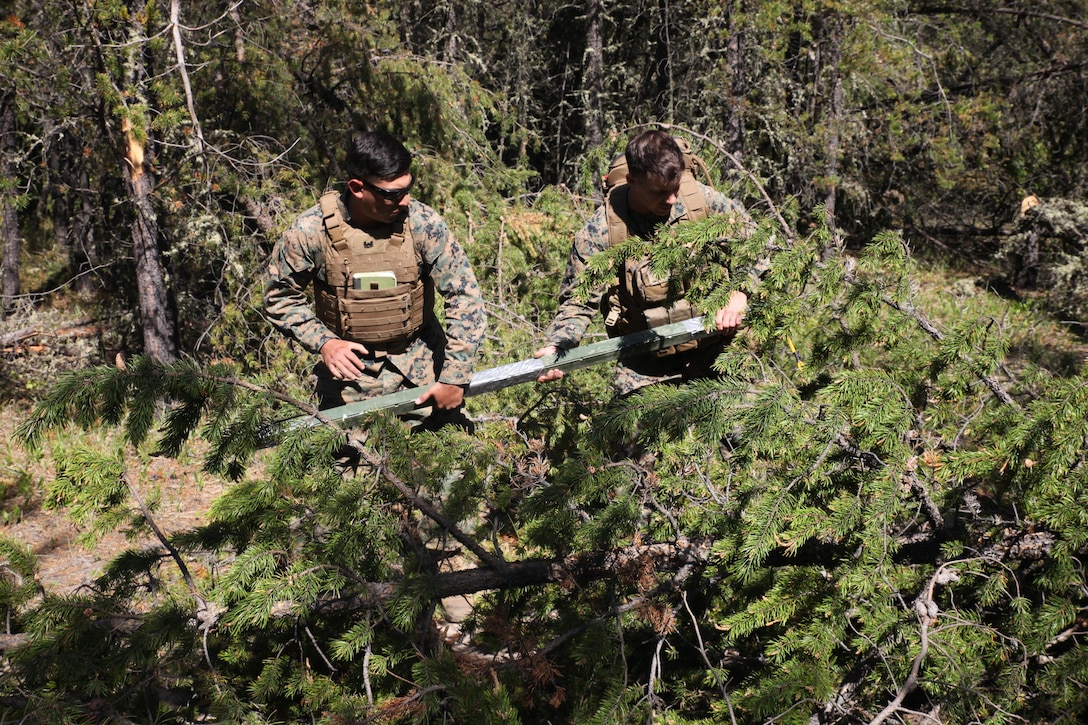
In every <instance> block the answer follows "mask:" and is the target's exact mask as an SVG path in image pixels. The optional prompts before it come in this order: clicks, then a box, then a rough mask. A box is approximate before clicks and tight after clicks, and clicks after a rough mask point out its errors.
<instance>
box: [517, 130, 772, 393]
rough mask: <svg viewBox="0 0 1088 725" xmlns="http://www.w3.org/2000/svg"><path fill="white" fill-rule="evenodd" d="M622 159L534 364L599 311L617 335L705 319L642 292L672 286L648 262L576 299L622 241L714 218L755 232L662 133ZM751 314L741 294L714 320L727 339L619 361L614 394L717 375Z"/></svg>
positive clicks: (574, 259) (566, 345)
mask: <svg viewBox="0 0 1088 725" xmlns="http://www.w3.org/2000/svg"><path fill="white" fill-rule="evenodd" d="M624 155H625V157H626V167H622V166H621V169H620V172H621V173H622V174H623V175H624V176H625V179H620V180H612V182H611V183H618V184H620V185H619V186H617V187H615V188H612V189H611V190H610V192H609V194H608V198H607V199H606V202H605V204H604V205H602V206H601V207H599V208H598V209H597V211H596V212H595V213H594V214H593V216H592V217H591V218H590V219H589V220H588V221H587V222H586V223H585V225H584V226H583V227H582V229H581V230H580V231H579V232H578V233H577V235H575V238H574V243H573V245H572V246H571V251H570V259H569V261H568V262H567V269H566V273H565V274H564V276H563V281H562V283H561V285H560V289H559V309H558V311H557V312H556V316H555V319H554V320H553V321H552V323H551V325H549V326H548V329H547V330H546V331H545V333H544V336H545V340H546V344H545V346H544V347H542V348H540V349H539V350H537V351H536V353H534V356H535V357H543V356H545V355H554V354H556V353H557V352H559V351H561V350H567V349H570V348H572V347H575V346H577V345H578V343H579V342H580V341H581V339H582V336H583V335H584V334H585V332H586V329H587V328H588V327H589V324H590V322H591V321H592V319H593V316H594V315H595V314H596V313H597V312H598V310H601V311H602V312H604V313H605V314H606V315H608V318H607V319H606V322H605V324H606V327H607V328H608V330H609V334H613V335H615V334H625V333H627V332H632V331H634V330H636V329H646V328H647V327H656V326H658V325H660V324H665V323H667V322H676V321H678V320H682V319H688V318H690V317H693V316H696V315H698V314H700V313H699V312H698V311H697V310H695V309H694V308H692V307H691V306H690V305H687V306H686V307H685V305H686V301H685V300H682V299H681V300H671V299H664V296H663V295H662V298H661V299H656V300H655V298H654V296H653V294H652V293H648V291H647V290H646V289H642V290H639V289H637V287H638V286H639V283H638V279H639V278H640V275H641V280H642V286H643V287H644V288H645V287H646V286H647V282H649V283H650V286H654V287H657V288H661V289H664V288H667V287H668V280H667V279H665V280H658V279H653V280H648V279H647V276H648V260H628V261H627V263H626V264H625V273H621V274H620V278H619V279H617V280H616V282H615V284H614V285H613V286H612V287H611V288H609V289H607V290H605V289H598V290H595V291H594V292H593V293H592V294H591V295H590V296H589V297H588V298H587V299H584V300H582V299H579V298H578V297H577V295H575V294H574V288H575V284H576V283H577V281H578V278H579V277H580V276H581V275H582V274H583V272H584V271H585V268H586V262H587V260H589V258H590V257H592V256H593V255H595V254H599V253H601V252H604V251H606V250H608V249H609V248H610V247H611V246H613V245H614V244H617V243H618V242H619V241H621V240H622V238H625V237H628V236H639V237H642V238H644V239H652V238H653V235H654V233H655V230H656V229H657V228H658V227H659V226H662V225H671V224H676V223H680V222H684V221H689V220H691V219H697V218H702V217H705V216H708V215H719V214H721V215H731V216H733V217H735V219H736V222H737V224H736V228H737V230H738V233H748V230H749V229H750V227H751V220H750V218H749V216H748V213H747V212H746V211H745V209H744V208H743V207H742V206H741V205H740V204H739V203H738V202H736V201H734V200H732V199H730V198H728V197H726V196H725V195H724V194H722V193H720V192H718V191H717V190H715V189H713V188H711V187H709V186H706V185H704V184H701V183H699V182H697V181H696V180H695V179H694V177H693V176H692V174H691V173H690V170H688V169H687V168H686V167H687V164H688V159H687V157H686V156H685V154H684V152H683V150H682V149H681V148H680V146H679V145H678V144H677V142H676V140H675V139H673V138H672V137H671V136H670V135H669V134H667V133H665V132H664V131H658V130H654V131H646V132H644V133H642V134H640V135H639V136H637V137H636V138H635V139H633V140H632V141H631V142H630V143H629V144H628V146H627V150H626V151H625V154H624ZM610 176H611V174H610ZM623 181H626V183H625V184H624V183H623ZM617 230H619V231H617ZM764 271H765V266H763V265H761V266H760V267H759V268H758V269H755V270H752V271H750V272H749V280H748V283H747V285H746V287H747V289H749V290H751V289H754V287H755V285H757V284H758V283H759V277H760V275H761V274H762V273H763V272H764ZM606 295H607V296H606ZM602 302H604V304H602ZM747 307H748V295H747V293H746V292H744V291H740V290H736V291H734V292H733V293H732V294H731V296H730V298H729V303H728V305H727V306H726V307H724V308H722V309H720V310H717V311H716V312H715V315H714V324H715V328H716V329H717V330H718V331H719V332H720V333H721V334H719V335H716V336H713V337H711V338H708V339H707V340H706V341H703V342H701V343H699V344H694V343H691V344H690V349H683V348H680V349H679V350H676V349H673V350H670V351H668V352H669V353H673V354H664V355H662V354H649V355H644V356H640V357H638V358H635V359H632V360H626V361H621V362H620V363H619V364H618V365H617V368H616V380H615V383H614V388H615V393H616V394H617V395H626V394H628V393H631V392H633V391H635V390H637V389H639V388H641V387H644V386H646V385H650V384H653V383H658V382H666V381H682V380H691V379H696V378H701V377H707V376H709V375H712V374H713V370H712V365H713V363H714V360H715V359H716V358H717V357H718V355H719V354H720V352H721V350H722V348H723V347H724V346H725V345H726V344H728V342H729V340H730V339H731V338H732V336H733V334H734V333H735V332H736V330H737V329H738V328H739V327H740V325H741V323H742V321H743V319H744V313H745V310H746V309H747ZM609 308H610V309H609ZM654 312H660V313H661V314H660V315H655V314H653V313H654ZM624 323H628V324H624ZM562 376H563V373H562V371H559V370H552V371H549V372H547V373H545V374H543V375H541V377H540V380H541V381H542V382H545V381H550V380H556V379H558V378H560V377H562Z"/></svg>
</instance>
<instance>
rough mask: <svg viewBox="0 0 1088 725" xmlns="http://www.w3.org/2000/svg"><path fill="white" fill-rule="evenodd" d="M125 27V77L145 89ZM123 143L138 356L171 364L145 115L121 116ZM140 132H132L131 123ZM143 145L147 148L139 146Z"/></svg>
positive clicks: (142, 44)
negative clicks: (127, 48)
mask: <svg viewBox="0 0 1088 725" xmlns="http://www.w3.org/2000/svg"><path fill="white" fill-rule="evenodd" d="M132 17H133V18H134V20H133V25H132V28H131V31H132V37H133V41H134V42H133V43H132V44H131V45H130V48H131V50H130V53H131V56H130V63H129V72H130V73H131V74H132V76H133V78H132V79H131V80H132V81H133V82H132V84H131V86H132V87H134V88H139V89H145V90H146V88H147V72H146V68H145V65H144V58H143V53H144V49H145V48H146V47H147V38H146V34H145V33H144V32H143V28H142V26H140V24H139V21H138V20H135V18H139V17H140V16H139V14H137V13H133V14H132ZM122 112H123V113H126V114H129V115H126V116H125V117H124V118H123V119H122V120H121V132H122V134H123V144H122V146H121V159H120V161H121V166H122V171H123V174H124V178H125V189H126V190H127V191H128V195H129V201H131V202H132V207H133V211H134V214H133V218H132V222H131V224H130V229H131V233H132V251H133V255H134V256H135V259H136V296H137V299H138V300H139V305H140V326H141V329H142V332H143V338H144V352H145V353H146V354H148V355H150V356H152V357H154V358H156V359H157V360H160V361H162V362H167V363H169V362H174V361H175V360H177V358H178V342H177V334H178V331H177V319H176V315H175V313H174V307H173V305H172V303H171V300H170V295H169V292H168V291H167V287H166V270H165V267H164V266H163V261H162V252H161V250H160V249H159V221H158V216H157V215H156V213H155V205H154V198H153V195H154V188H155V183H154V182H155V180H154V177H153V175H152V173H151V167H150V164H149V159H148V158H147V156H148V154H149V150H150V149H151V144H150V142H151V139H152V138H153V137H152V129H151V125H150V123H148V121H147V119H146V116H143V115H142V114H137V113H135V112H134V111H132V110H131V109H126V110H124V111H122ZM136 123H139V124H141V125H142V128H140V129H139V131H137V129H136V127H135V125H134V124H136ZM145 140H146V141H147V143H145Z"/></svg>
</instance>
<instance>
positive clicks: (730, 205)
mask: <svg viewBox="0 0 1088 725" xmlns="http://www.w3.org/2000/svg"><path fill="white" fill-rule="evenodd" d="M699 188H700V189H701V190H702V192H703V195H704V196H705V197H706V202H707V214H708V215H719V214H734V215H737V216H738V217H740V218H741V219H743V220H745V221H746V222H750V218H749V216H748V212H747V211H745V209H744V207H743V206H741V205H740V203H738V202H736V201H734V200H733V199H730V198H729V197H727V196H726V195H725V194H722V193H721V192H719V191H718V190H716V189H714V188H712V187H710V186H707V185H706V184H702V183H700V184H699ZM684 213H685V209H684V202H683V199H682V198H680V197H677V200H676V203H675V204H673V207H672V212H671V213H670V215H669V218H668V220H667V221H666V222H665V224H667V225H670V224H675V223H677V222H679V221H682V219H683V217H684ZM625 221H626V222H627V231H628V233H629V234H631V235H635V236H639V237H642V238H645V239H649V238H650V237H651V236H652V235H653V233H654V228H655V226H656V224H657V223H658V222H656V221H655V220H654V219H649V218H647V217H643V216H641V215H639V214H637V213H635V212H633V211H629V212H628V214H627V218H626V219H625ZM609 247H610V241H609V237H608V209H607V207H606V206H605V205H601V206H600V207H598V208H597V210H596V212H594V214H593V216H592V217H590V218H589V220H588V221H587V222H586V223H585V225H583V226H582V228H581V229H580V230H579V231H578V233H577V234H576V235H575V237H574V243H573V244H572V245H571V250H570V258H569V260H568V261H567V269H566V272H565V273H564V275H563V281H562V282H561V283H560V287H559V309H558V310H557V311H556V316H555V319H554V320H553V321H552V323H551V324H550V325H549V326H548V329H547V330H546V331H545V333H544V336H545V339H546V340H547V343H548V344H551V345H555V346H556V347H558V348H559V349H561V350H568V349H570V348H572V347H577V346H578V344H579V343H580V342H581V341H582V336H583V335H585V332H586V329H587V328H588V327H589V324H590V322H592V320H593V316H594V315H595V314H597V312H598V311H599V310H600V306H601V298H602V297H603V296H604V294H605V292H606V291H607V290H606V289H605V288H601V289H595V290H593V292H592V293H591V294H590V295H589V296H588V297H587V298H585V299H582V298H579V297H578V295H576V294H575V293H574V289H575V285H576V284H577V282H578V278H579V277H580V276H581V275H582V274H583V273H584V272H585V268H586V262H587V260H588V259H589V258H590V257H592V256H593V255H595V254H600V253H601V252H604V251H607V250H608V249H609ZM764 271H765V268H764V267H762V266H761V267H759V268H758V269H753V270H749V277H750V283H749V285H748V289H749V291H751V290H754V289H755V288H756V286H757V285H758V284H759V278H760V276H761V275H762V274H763V272H764ZM730 338H731V336H722V337H720V338H718V343H717V344H710V345H704V346H702V347H700V348H698V349H697V350H692V351H690V352H684V353H678V354H676V355H673V356H671V357H667V358H658V357H650V356H646V357H639V358H636V359H633V360H627V361H623V362H619V363H617V365H616V380H615V383H614V388H615V392H616V394H617V395H626V394H628V393H631V392H633V391H635V390H637V389H638V388H641V387H644V386H646V385H651V384H653V383H659V382H665V381H683V380H691V379H696V378H699V377H705V376H706V375H708V374H709V373H710V370H711V365H712V364H713V363H714V360H715V359H716V358H717V356H718V354H719V353H720V352H721V349H722V347H724V345H725V344H727V343H728V341H729V339H730Z"/></svg>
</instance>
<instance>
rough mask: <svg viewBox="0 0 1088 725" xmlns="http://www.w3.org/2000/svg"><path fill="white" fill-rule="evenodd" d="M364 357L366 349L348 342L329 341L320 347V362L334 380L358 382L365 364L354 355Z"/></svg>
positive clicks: (355, 343)
mask: <svg viewBox="0 0 1088 725" xmlns="http://www.w3.org/2000/svg"><path fill="white" fill-rule="evenodd" d="M356 352H359V353H362V354H363V355H366V353H367V349H366V348H365V347H363V346H362V345H360V344H359V343H357V342H351V341H350V340H340V339H335V340H329V341H328V342H326V343H325V344H324V345H322V346H321V361H322V362H324V363H325V367H327V368H328V369H329V373H330V374H331V375H332V376H333V378H334V379H336V380H358V379H359V378H360V377H362V375H363V372H364V371H365V370H366V364H365V363H363V361H362V360H360V359H359V356H358V355H356V354H355V353H356Z"/></svg>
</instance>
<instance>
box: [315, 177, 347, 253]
mask: <svg viewBox="0 0 1088 725" xmlns="http://www.w3.org/2000/svg"><path fill="white" fill-rule="evenodd" d="M339 196H340V192H338V191H326V192H325V193H324V194H322V195H321V216H322V218H323V219H324V222H325V233H326V234H327V235H328V236H329V242H330V243H331V244H332V248H333V249H335V250H336V251H338V252H339V251H343V250H344V249H346V248H347V242H346V241H345V240H344V217H343V215H341V214H340V205H339V204H338V203H337V201H338V198H339Z"/></svg>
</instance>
